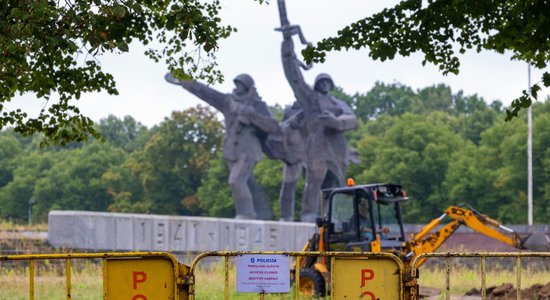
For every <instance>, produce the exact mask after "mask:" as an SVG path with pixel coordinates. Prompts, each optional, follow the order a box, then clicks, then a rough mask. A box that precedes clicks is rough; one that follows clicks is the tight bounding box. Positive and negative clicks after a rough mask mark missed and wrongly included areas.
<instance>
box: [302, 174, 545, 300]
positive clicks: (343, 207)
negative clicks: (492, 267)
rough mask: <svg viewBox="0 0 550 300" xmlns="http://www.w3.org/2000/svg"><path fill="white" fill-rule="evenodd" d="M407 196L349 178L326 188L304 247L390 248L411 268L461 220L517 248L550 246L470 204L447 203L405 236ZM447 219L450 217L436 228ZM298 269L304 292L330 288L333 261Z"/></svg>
mask: <svg viewBox="0 0 550 300" xmlns="http://www.w3.org/2000/svg"><path fill="white" fill-rule="evenodd" d="M408 200H409V197H408V196H407V194H406V192H405V191H404V190H403V188H402V187H401V186H400V185H396V184H386V183H376V184H365V185H355V184H354V183H353V180H351V179H350V180H348V186H347V187H339V188H332V189H326V190H323V191H322V201H321V207H322V211H326V212H324V213H323V215H324V217H323V218H318V219H317V220H316V223H317V226H318V227H319V231H318V233H316V234H314V236H313V237H312V238H311V239H310V240H309V242H308V243H307V244H306V245H305V246H304V249H303V251H360V252H388V253H393V254H395V255H397V256H398V257H399V258H400V259H401V260H402V261H403V263H404V264H405V265H406V266H409V267H410V265H411V264H412V262H413V261H414V260H415V258H416V257H418V256H419V255H420V254H422V253H430V252H435V251H436V250H437V249H438V248H439V247H440V246H441V245H442V244H443V243H444V242H445V241H446V240H447V239H448V238H449V237H450V236H451V235H452V234H453V233H454V232H456V230H457V229H458V228H459V227H460V226H462V225H465V226H467V227H469V228H471V229H473V230H474V231H476V232H478V233H480V234H483V235H486V236H489V237H491V238H493V239H496V240H498V241H500V242H502V243H505V244H507V245H510V246H512V247H515V248H517V249H528V250H534V251H548V240H547V237H546V236H545V235H544V234H531V235H529V236H526V237H520V236H519V234H517V233H516V232H514V231H513V230H512V229H510V228H508V227H505V226H503V225H502V224H500V223H499V222H498V221H496V220H494V219H491V218H489V217H488V216H486V215H484V214H481V213H479V212H478V211H476V210H475V209H473V208H472V207H470V206H468V205H466V204H462V205H458V206H451V207H448V208H447V209H446V210H445V213H444V214H442V215H441V216H440V217H438V218H435V219H433V220H432V221H431V222H429V223H428V224H427V225H426V226H424V227H423V229H422V230H420V231H419V232H418V233H416V234H414V235H413V236H412V237H411V238H410V239H407V238H406V237H405V231H404V226H403V219H402V214H401V204H402V203H403V202H405V201H408ZM447 218H449V219H451V221H450V222H448V223H446V224H445V225H443V226H441V227H440V228H438V229H436V227H437V226H438V225H440V224H441V223H442V222H443V221H444V220H445V219H447ZM422 263H423V261H420V264H422ZM417 266H419V264H417ZM299 274H300V275H299V276H300V287H299V290H300V292H301V293H302V294H304V295H309V296H317V295H324V294H325V293H326V292H327V288H330V282H329V281H330V276H329V274H330V263H329V262H328V258H326V257H308V258H305V259H303V260H302V261H301V262H300V273H299Z"/></svg>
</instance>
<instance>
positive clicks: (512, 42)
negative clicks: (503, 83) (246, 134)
mask: <svg viewBox="0 0 550 300" xmlns="http://www.w3.org/2000/svg"><path fill="white" fill-rule="evenodd" d="M548 11H550V3H548V2H547V1H527V0H512V1H477V0H459V1H435V0H428V1H427V2H426V1H422V0H402V1H401V2H399V3H398V4H397V5H395V6H394V7H392V8H386V9H384V10H382V11H381V12H379V13H376V14H374V15H372V16H370V17H366V18H363V19H361V20H358V21H356V22H354V23H352V24H350V25H348V26H346V27H345V28H343V29H341V30H340V31H338V35H337V36H335V37H329V38H325V39H323V40H322V41H320V42H319V43H317V44H316V45H315V46H309V47H307V48H305V49H304V50H303V52H302V54H303V55H304V58H305V61H306V63H310V62H323V61H324V60H325V56H326V52H327V51H331V50H341V49H350V48H351V49H360V48H363V47H368V48H369V50H370V52H369V56H370V57H372V58H373V59H379V60H381V61H384V60H386V59H393V58H394V57H395V55H397V54H399V55H402V56H408V55H410V54H412V53H415V52H422V53H424V61H423V64H425V63H427V62H429V63H433V64H435V65H436V66H438V67H439V68H440V70H441V71H442V72H443V73H444V74H447V73H455V74H456V73H458V71H459V68H460V60H459V58H458V55H457V53H456V51H457V52H459V53H460V54H463V53H465V52H466V50H468V49H475V50H476V51H477V52H480V51H482V50H492V51H496V52H498V53H504V52H505V51H511V52H512V54H513V55H512V59H518V60H523V61H525V62H527V63H529V64H530V65H532V66H534V67H535V68H538V69H541V70H542V69H544V68H546V67H547V65H548V61H549V60H550V19H549V18H548V17H547V12H548ZM542 85H543V86H545V87H550V73H549V72H544V74H543V76H542ZM540 89H541V87H540V85H539V84H535V85H533V87H532V89H531V94H530V95H528V94H527V92H526V91H523V95H522V96H521V97H519V98H518V99H515V100H514V101H513V102H512V106H511V109H507V110H506V120H507V121H509V120H511V119H512V118H514V117H517V115H518V112H519V111H520V110H521V109H522V108H526V107H529V106H530V105H531V103H532V100H531V96H532V97H533V98H535V99H536V98H537V93H538V91H539V90H540Z"/></svg>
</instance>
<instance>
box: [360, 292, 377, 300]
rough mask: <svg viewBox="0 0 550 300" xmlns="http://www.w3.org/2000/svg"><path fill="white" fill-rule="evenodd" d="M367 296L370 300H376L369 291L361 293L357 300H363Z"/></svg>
mask: <svg viewBox="0 0 550 300" xmlns="http://www.w3.org/2000/svg"><path fill="white" fill-rule="evenodd" d="M367 295H368V296H370V298H371V300H376V296H374V294H373V293H372V292H371V291H366V292H363V293H361V295H360V296H359V298H363V297H365V296H367Z"/></svg>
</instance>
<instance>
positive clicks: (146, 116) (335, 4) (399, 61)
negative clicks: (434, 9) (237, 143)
mask: <svg viewBox="0 0 550 300" xmlns="http://www.w3.org/2000/svg"><path fill="white" fill-rule="evenodd" d="M286 2H287V3H286V5H287V11H288V17H289V20H290V22H291V23H293V24H298V25H300V26H301V27H302V31H303V33H304V35H305V36H306V38H307V39H308V40H309V41H310V42H317V41H319V40H321V39H322V38H324V37H328V36H331V35H334V34H336V32H337V31H338V30H339V29H341V28H342V27H344V26H345V25H347V24H349V23H351V22H353V21H356V20H358V19H360V18H363V17H365V16H367V15H371V14H372V13H374V12H377V11H380V10H381V9H382V8H383V7H384V6H389V5H392V4H395V3H397V1H393V0H342V1H329V0H287V1H286ZM220 13H221V18H222V21H223V23H224V24H231V25H234V26H236V27H237V28H238V32H237V33H234V34H232V35H231V37H229V39H227V40H223V41H221V42H220V44H219V46H220V49H219V52H218V54H217V57H218V60H217V61H218V64H219V68H220V70H221V71H222V73H223V74H224V75H225V78H226V81H225V82H224V83H223V84H218V85H215V86H214V87H215V88H216V89H218V90H219V91H221V92H230V91H231V90H232V89H233V83H232V79H233V78H234V77H235V76H236V75H238V74H240V73H248V74H250V75H252V77H253V78H254V80H255V81H256V86H257V88H258V92H259V93H260V96H261V97H262V98H263V99H264V101H266V102H267V103H268V104H270V105H272V104H275V103H279V104H281V105H283V106H284V105H286V104H289V103H291V102H292V101H293V95H292V91H291V89H290V87H289V86H288V83H287V82H286V79H285V77H284V73H283V69H282V65H281V58H280V44H281V41H282V35H281V33H280V32H277V31H274V28H275V27H278V26H279V22H280V21H279V15H278V10H277V1H276V0H271V1H270V3H269V4H268V5H266V4H264V5H260V4H258V3H257V2H255V1H253V0H225V1H222V10H221V12H220ZM298 43H299V42H297V44H298ZM144 50H145V48H143V47H141V46H140V45H132V47H131V49H130V53H127V54H123V55H103V56H101V57H99V60H100V61H101V63H102V66H103V68H104V71H107V72H110V73H111V74H113V76H114V78H115V80H116V82H117V86H118V90H119V92H120V95H118V96H109V95H107V94H104V93H99V94H88V95H84V96H83V97H82V98H81V100H79V101H78V102H77V103H78V106H79V107H80V109H81V111H82V113H83V114H85V115H87V116H89V117H91V118H92V119H93V120H94V121H99V120H100V119H101V118H105V117H107V116H108V115H109V114H113V115H116V116H118V117H123V116H126V115H130V116H132V117H134V118H135V119H136V120H137V121H139V122H141V123H142V124H144V125H146V126H148V127H150V126H153V125H156V124H158V123H160V122H161V121H162V120H164V118H165V117H169V116H170V114H171V112H172V111H174V110H183V109H186V108H188V107H191V106H195V105H197V104H199V103H201V101H200V100H198V99H197V98H195V97H194V96H192V95H190V94H189V93H187V92H186V91H185V90H183V89H182V88H180V87H178V86H175V85H171V84H168V83H166V82H165V81H164V78H163V77H164V74H165V73H166V67H165V65H163V64H162V63H154V62H153V61H151V60H149V59H148V58H147V57H146V56H145V55H144V54H143V51H144ZM367 51H368V50H366V49H363V50H360V51H349V52H346V51H343V52H333V53H330V54H329V55H327V60H326V62H325V63H324V64H319V65H315V66H314V68H313V69H311V70H310V71H307V72H305V77H306V80H307V81H308V82H309V83H310V84H311V83H312V81H313V79H314V78H315V76H316V75H317V74H318V73H320V72H326V73H329V74H330V75H331V76H332V78H333V80H334V82H335V84H336V85H338V86H341V87H342V88H343V89H344V91H345V92H347V93H349V94H353V93H356V92H360V93H365V92H367V91H369V90H370V89H371V88H372V87H373V86H374V84H375V82H376V81H380V82H384V83H394V82H399V83H401V84H403V85H407V86H410V87H412V88H413V89H420V88H424V87H427V86H431V85H434V84H438V83H445V84H448V85H450V86H451V88H452V90H453V93H456V92H458V91H459V90H463V91H464V93H465V94H466V95H471V94H478V95H480V96H481V97H483V98H484V99H485V100H486V101H488V102H491V101H493V100H497V99H498V100H500V101H502V102H503V103H504V104H505V105H509V104H510V101H511V100H512V99H514V98H516V97H518V96H519V95H520V93H521V90H523V89H526V88H527V85H528V83H527V82H528V81H527V65H526V64H525V63H523V62H517V61H511V60H510V56H509V55H499V54H496V53H493V52H482V53H479V54H478V53H475V52H472V53H467V54H466V55H465V56H462V57H461V70H460V74H459V75H458V76H455V75H448V76H443V75H441V73H439V72H438V70H437V68H436V67H434V66H433V65H427V66H422V64H421V62H422V56H421V55H413V56H412V57H407V58H402V57H398V58H396V59H395V60H393V61H386V62H379V61H373V60H372V59H370V58H369V56H368V52H367ZM541 73H542V72H540V71H535V70H532V77H531V78H532V82H533V83H536V82H538V81H540V75H541ZM547 95H548V90H547V89H544V90H543V92H542V96H543V97H546V96H547ZM543 97H541V99H543ZM43 105H44V104H43V102H39V101H36V100H35V99H33V98H32V97H31V96H24V97H18V98H17V99H15V101H14V103H12V104H11V106H10V107H11V108H13V107H15V106H17V107H23V108H25V109H26V110H27V111H29V112H30V114H31V115H32V116H35V115H37V114H38V112H39V111H40V108H41V107H42V106H43Z"/></svg>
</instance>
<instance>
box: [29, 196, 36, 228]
mask: <svg viewBox="0 0 550 300" xmlns="http://www.w3.org/2000/svg"><path fill="white" fill-rule="evenodd" d="M35 203H36V201H34V198H31V199H29V227H31V226H32V206H33V205H34V204H35Z"/></svg>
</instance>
